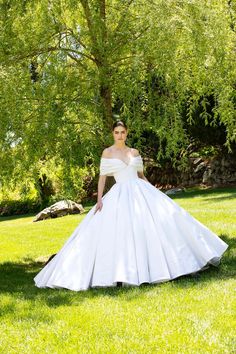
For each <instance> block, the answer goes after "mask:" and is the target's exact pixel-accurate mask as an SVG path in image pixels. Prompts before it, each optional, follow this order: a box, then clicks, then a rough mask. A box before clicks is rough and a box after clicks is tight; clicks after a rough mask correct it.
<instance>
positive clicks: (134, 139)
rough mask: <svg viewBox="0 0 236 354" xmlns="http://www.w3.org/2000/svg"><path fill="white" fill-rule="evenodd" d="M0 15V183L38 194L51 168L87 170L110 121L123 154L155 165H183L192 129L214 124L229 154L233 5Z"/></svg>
mask: <svg viewBox="0 0 236 354" xmlns="http://www.w3.org/2000/svg"><path fill="white" fill-rule="evenodd" d="M0 10H1V11H0V13H1V32H0V42H1V47H0V62H1V66H0V79H1V80H0V92H1V96H0V102H1V111H0V124H1V129H0V178H1V183H2V184H3V185H7V183H8V181H9V179H10V180H11V181H15V182H16V183H17V181H18V183H19V181H22V180H23V179H25V178H27V177H30V178H33V179H35V183H36V185H37V176H38V174H40V173H41V172H40V168H41V167H40V161H49V160H51V159H55V163H56V164H57V165H58V164H61V165H62V166H61V167H62V169H63V170H64V171H67V173H66V176H67V177H68V176H70V175H73V173H74V172H73V171H74V170H75V169H77V168H78V166H79V167H80V168H82V169H84V168H85V169H86V168H87V169H89V168H90V166H97V167H95V170H96V168H98V163H99V157H100V155H101V151H102V149H103V148H104V147H105V146H107V145H108V144H111V143H112V136H111V134H110V131H109V127H110V126H111V123H112V119H114V116H115V114H116V115H118V116H120V117H121V118H123V119H125V120H126V121H127V124H128V125H129V133H130V134H129V140H128V143H129V145H133V146H135V147H137V148H139V149H140V151H141V152H142V153H143V154H144V155H145V154H148V155H152V157H154V159H155V160H157V161H159V162H161V161H163V160H165V159H169V160H171V161H172V163H173V165H175V166H176V167H179V168H181V166H184V164H185V163H186V159H185V154H184V151H185V150H186V148H187V146H188V145H189V143H190V141H191V133H193V130H191V129H190V127H191V125H194V124H195V126H196V127H197V126H198V125H199V124H201V125H202V126H209V129H212V131H213V135H214V134H215V131H214V130H213V128H214V126H217V127H219V130H221V131H223V132H224V134H221V136H222V137H223V140H222V141H221V142H220V144H221V145H223V146H224V147H225V148H227V149H228V151H232V145H233V144H234V143H235V141H236V116H235V112H236V110H235V82H236V67H235V33H236V32H235V31H236V30H235V18H236V15H235V13H236V9H235V4H234V2H232V1H222V0H217V1H214V2H209V1H207V0H204V1H200V0H194V1H178V0H167V1H166V0H165V1H164V0H153V1H132V0H131V1H127V2H120V1H118V0H113V1H111V2H106V1H105V0H104V1H98V0H94V1H92V0H90V1H88V0H80V1H73V0H71V1H65V0H63V1H59V0H55V1H50V2H49V1H47V0H43V1H24V2H21V1H17V0H14V1H11V2H9V1H7V0H2V1H1V9H0ZM209 97H214V103H213V104H209V101H208V99H209ZM199 107H201V109H200V108H199ZM112 114H113V115H114V116H113V118H112ZM150 137H152V138H151V139H150ZM95 172H96V171H95ZM74 181H75V179H74ZM71 183H72V184H73V183H74V182H71V181H68V186H67V187H68V189H69V190H75V189H76V188H80V187H79V186H78V185H77V184H76V183H75V184H74V185H73V186H72V185H71ZM80 183H81V184H82V183H83V182H80ZM73 193H74V192H73ZM68 195H71V192H69V191H68Z"/></svg>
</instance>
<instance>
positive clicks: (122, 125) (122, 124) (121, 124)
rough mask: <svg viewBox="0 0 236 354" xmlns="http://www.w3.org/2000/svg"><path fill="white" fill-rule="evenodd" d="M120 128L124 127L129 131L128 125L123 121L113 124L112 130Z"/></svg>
mask: <svg viewBox="0 0 236 354" xmlns="http://www.w3.org/2000/svg"><path fill="white" fill-rule="evenodd" d="M119 126H120V127H124V128H125V129H126V130H127V125H126V124H125V122H123V120H117V121H116V122H115V123H113V125H112V130H114V129H115V128H116V127H119Z"/></svg>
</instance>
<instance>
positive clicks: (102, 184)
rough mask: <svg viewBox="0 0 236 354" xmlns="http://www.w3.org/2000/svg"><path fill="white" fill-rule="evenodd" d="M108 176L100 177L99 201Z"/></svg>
mask: <svg viewBox="0 0 236 354" xmlns="http://www.w3.org/2000/svg"><path fill="white" fill-rule="evenodd" d="M106 178H107V176H99V179H98V195H97V201H98V202H99V201H101V199H102V195H103V191H104V187H105V183H106Z"/></svg>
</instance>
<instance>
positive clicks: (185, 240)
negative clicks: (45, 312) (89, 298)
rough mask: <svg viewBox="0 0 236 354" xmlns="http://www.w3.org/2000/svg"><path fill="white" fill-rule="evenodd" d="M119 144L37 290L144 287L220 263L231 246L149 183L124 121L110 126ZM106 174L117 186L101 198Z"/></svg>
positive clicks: (107, 155)
mask: <svg viewBox="0 0 236 354" xmlns="http://www.w3.org/2000/svg"><path fill="white" fill-rule="evenodd" d="M112 132H113V138H114V144H113V145H112V146H110V147H108V148H106V149H105V150H104V151H103V153H102V157H101V161H100V176H99V182H98V197H97V203H96V205H94V206H93V208H92V209H91V210H90V211H89V213H88V214H87V215H86V216H85V218H84V219H83V221H82V222H81V223H80V224H79V225H78V227H77V228H76V229H75V230H74V232H73V233H72V235H71V236H70V238H69V239H68V240H67V241H66V243H65V244H64V246H63V247H62V248H61V250H60V251H59V252H58V253H57V254H56V256H55V257H54V258H53V259H52V260H50V261H49V262H48V263H47V264H46V265H45V267H44V268H43V269H42V270H41V271H40V272H39V273H38V274H37V275H36V277H35V278H34V281H35V284H36V286H38V287H42V288H44V287H50V288H67V289H70V290H74V291H80V290H87V289H88V288H90V287H108V286H117V285H118V284H119V285H124V286H127V285H134V286H135V285H136V286H138V285H140V284H142V283H159V282H165V281H169V280H171V279H174V278H177V277H179V276H182V275H185V274H191V273H196V272H197V271H200V270H203V269H206V268H208V267H209V265H210V264H211V265H214V266H218V265H219V263H220V259H221V257H222V254H223V253H224V252H225V250H226V249H227V248H228V245H227V244H226V243H225V242H224V241H222V240H221V239H220V238H219V237H218V236H217V235H216V234H214V233H213V232H212V231H210V230H209V229H208V228H207V227H206V226H204V225H203V224H201V223H200V222H199V221H197V220H196V219H195V218H193V217H192V216H191V215H190V214H189V213H188V212H187V211H186V210H184V209H183V208H181V207H180V206H179V205H178V204H177V203H175V202H174V201H173V200H172V199H171V198H169V197H168V196H167V195H166V194H165V193H163V192H161V191H160V190H159V189H157V188H155V187H154V186H153V185H152V184H151V183H149V182H148V180H147V179H146V177H145V176H144V174H143V161H142V157H141V155H140V153H139V151H138V150H136V149H133V148H130V147H128V146H126V145H125V141H126V138H127V133H128V130H127V126H126V125H125V123H124V122H122V121H118V122H115V123H114V125H113V131H112ZM106 176H114V178H115V180H116V183H115V184H114V185H113V186H112V187H111V189H110V190H109V191H108V192H107V193H106V194H105V195H104V196H102V195H103V190H104V186H105V181H106Z"/></svg>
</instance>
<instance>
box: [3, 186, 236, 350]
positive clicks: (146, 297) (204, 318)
mask: <svg viewBox="0 0 236 354" xmlns="http://www.w3.org/2000/svg"><path fill="white" fill-rule="evenodd" d="M174 200H175V201H176V202H177V203H179V204H180V205H181V206H183V207H184V208H185V209H186V210H188V211H189V212H190V213H191V214H192V215H193V216H194V217H196V218H197V219H198V220H199V221H201V222H203V223H204V224H205V225H206V226H208V227H209V228H210V229H212V230H213V231H214V232H216V233H217V234H218V235H219V236H220V237H221V238H222V239H223V240H224V241H225V242H227V243H228V244H229V248H228V249H227V251H226V252H225V254H224V256H223V259H222V261H221V264H220V266H219V268H215V267H210V268H209V269H207V270H205V271H204V272H201V273H200V274H199V276H198V277H196V278H194V277H191V276H184V277H180V278H178V279H175V280H173V281H171V282H167V283H162V284H156V285H146V286H144V285H142V286H140V287H125V288H102V289H98V288H97V289H96V288H95V289H90V290H87V291H81V292H74V291H69V290H56V289H38V288H37V287H35V286H34V283H33V277H34V276H35V275H36V274H37V273H38V271H39V270H40V269H41V267H42V266H43V262H44V261H45V259H47V257H49V256H50V255H51V254H53V253H55V252H57V251H58V249H60V247H61V246H62V245H63V243H64V242H65V240H66V239H67V238H68V237H69V236H70V234H71V233H72V231H73V230H74V229H75V227H76V226H77V225H78V223H79V222H80V221H81V220H82V219H83V217H84V216H85V215H81V216H80V215H71V216H66V217H62V218H58V219H51V220H45V221H41V222H36V223H33V222H32V220H33V219H34V216H32V215H29V216H21V217H6V218H0V221H1V223H0V243H1V244H0V262H1V263H0V274H1V282H0V289H1V294H0V306H1V312H0V318H1V321H0V331H1V336H0V352H1V353H53V354H54V353H101V354H105V353H204V354H205V353H233V352H234V351H235V350H236V343H235V331H236V326H235V315H236V313H235V302H234V295H235V284H236V280H235V275H236V271H235V270H236V268H235V238H236V189H219V190H215V191H187V192H186V193H182V194H181V195H178V196H175V197H174Z"/></svg>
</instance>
